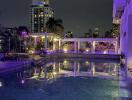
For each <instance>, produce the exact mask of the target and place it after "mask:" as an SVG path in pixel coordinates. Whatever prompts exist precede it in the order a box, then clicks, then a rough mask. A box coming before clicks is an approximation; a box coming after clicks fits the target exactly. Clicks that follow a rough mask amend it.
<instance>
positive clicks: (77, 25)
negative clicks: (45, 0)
mask: <svg viewBox="0 0 132 100" xmlns="http://www.w3.org/2000/svg"><path fill="white" fill-rule="evenodd" d="M112 2H113V0H52V1H51V6H52V8H53V9H54V10H55V16H56V18H61V19H62V20H63V22H64V26H65V32H66V31H73V32H74V34H75V36H82V34H83V33H85V32H88V30H89V28H91V29H93V28H94V27H99V29H100V34H102V33H104V31H106V30H110V29H111V25H112ZM30 4H31V0H0V24H2V25H3V26H9V27H10V26H12V27H13V26H20V25H26V26H27V25H29V22H30V21H29V19H30V17H29V10H30V8H29V7H30Z"/></svg>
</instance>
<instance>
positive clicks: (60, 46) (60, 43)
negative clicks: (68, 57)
mask: <svg viewBox="0 0 132 100" xmlns="http://www.w3.org/2000/svg"><path fill="white" fill-rule="evenodd" d="M59 50H61V40H60V39H59Z"/></svg>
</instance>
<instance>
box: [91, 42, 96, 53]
mask: <svg viewBox="0 0 132 100" xmlns="http://www.w3.org/2000/svg"><path fill="white" fill-rule="evenodd" d="M95 43H96V42H95V41H93V42H92V53H93V54H94V53H95Z"/></svg>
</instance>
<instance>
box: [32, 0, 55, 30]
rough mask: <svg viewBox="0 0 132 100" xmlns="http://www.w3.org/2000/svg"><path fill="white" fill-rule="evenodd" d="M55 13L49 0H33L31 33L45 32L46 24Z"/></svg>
mask: <svg viewBox="0 0 132 100" xmlns="http://www.w3.org/2000/svg"><path fill="white" fill-rule="evenodd" d="M50 17H54V11H53V9H52V8H51V7H50V5H49V0H33V1H32V6H31V17H30V18H31V33H43V32H45V24H46V22H47V21H48V20H49V18H50Z"/></svg>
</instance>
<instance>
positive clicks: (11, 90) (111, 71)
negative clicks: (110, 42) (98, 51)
mask: <svg viewBox="0 0 132 100" xmlns="http://www.w3.org/2000/svg"><path fill="white" fill-rule="evenodd" d="M118 69H119V63H118V62H113V61H112V62H111V61H106V60H105V61H98V60H97V61H89V60H79V59H74V60H73V59H64V60H57V61H56V60H54V61H49V62H47V63H45V64H43V66H37V67H34V68H27V69H24V70H22V71H21V72H17V73H12V74H10V75H6V76H4V77H1V78H0V82H1V83H0V100H120V95H119V81H118Z"/></svg>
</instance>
